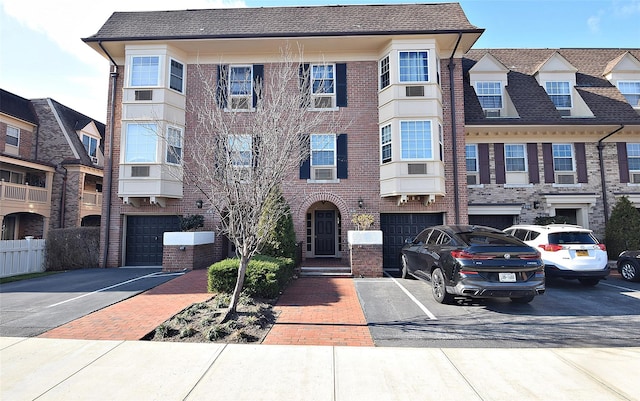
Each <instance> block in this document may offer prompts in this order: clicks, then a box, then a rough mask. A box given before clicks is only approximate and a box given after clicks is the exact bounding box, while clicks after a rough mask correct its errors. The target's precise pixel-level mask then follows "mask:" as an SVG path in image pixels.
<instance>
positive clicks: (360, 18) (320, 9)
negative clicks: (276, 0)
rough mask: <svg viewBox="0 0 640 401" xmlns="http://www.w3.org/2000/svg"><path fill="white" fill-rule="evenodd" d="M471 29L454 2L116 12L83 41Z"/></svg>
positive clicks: (375, 33)
mask: <svg viewBox="0 0 640 401" xmlns="http://www.w3.org/2000/svg"><path fill="white" fill-rule="evenodd" d="M444 31H448V32H450V31H475V32H482V31H483V30H482V29H479V28H477V27H476V26H474V25H472V24H471V23H470V22H469V20H468V19H467V17H466V15H465V14H464V11H463V10H462V8H461V7H460V5H459V4H458V3H439V4H385V5H344V6H304V7H262V8H224V9H205V10H181V11H149V12H115V13H113V14H112V15H111V17H110V18H109V19H108V20H107V21H106V22H105V24H104V25H103V26H102V27H101V28H100V30H99V31H98V32H97V33H96V34H95V35H93V36H90V37H88V38H85V39H83V40H84V41H85V42H97V41H117V40H132V39H147V40H161V39H190V38H237V37H299V36H331V35H381V34H392V33H429V32H444Z"/></svg>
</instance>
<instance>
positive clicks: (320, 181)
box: [307, 178, 340, 184]
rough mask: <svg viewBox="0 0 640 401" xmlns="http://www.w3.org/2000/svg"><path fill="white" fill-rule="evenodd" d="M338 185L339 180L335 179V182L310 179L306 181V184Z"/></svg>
mask: <svg viewBox="0 0 640 401" xmlns="http://www.w3.org/2000/svg"><path fill="white" fill-rule="evenodd" d="M339 183H340V178H337V179H335V180H312V179H307V184H339Z"/></svg>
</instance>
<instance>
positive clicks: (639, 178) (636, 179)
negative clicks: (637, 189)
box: [631, 173, 640, 184]
mask: <svg viewBox="0 0 640 401" xmlns="http://www.w3.org/2000/svg"><path fill="white" fill-rule="evenodd" d="M631 183H632V184H640V173H632V174H631Z"/></svg>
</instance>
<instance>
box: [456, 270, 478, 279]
mask: <svg viewBox="0 0 640 401" xmlns="http://www.w3.org/2000/svg"><path fill="white" fill-rule="evenodd" d="M458 274H459V275H460V277H462V278H465V277H468V276H477V275H478V274H479V273H478V272H474V271H469V270H460V271H459V272H458Z"/></svg>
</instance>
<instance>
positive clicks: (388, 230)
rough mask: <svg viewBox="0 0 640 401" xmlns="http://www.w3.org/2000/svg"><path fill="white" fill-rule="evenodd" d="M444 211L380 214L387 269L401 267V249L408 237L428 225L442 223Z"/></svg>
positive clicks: (383, 253)
mask: <svg viewBox="0 0 640 401" xmlns="http://www.w3.org/2000/svg"><path fill="white" fill-rule="evenodd" d="M442 222H443V214H442V213H393V214H391V213H390V214H381V215H380V228H381V229H382V257H383V263H384V268H385V269H398V268H399V267H400V250H401V249H402V246H403V245H404V241H405V239H406V238H410V237H411V238H412V237H415V236H416V235H418V233H419V232H420V231H422V230H424V229H425V228H426V227H430V226H436V225H439V224H442Z"/></svg>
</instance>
